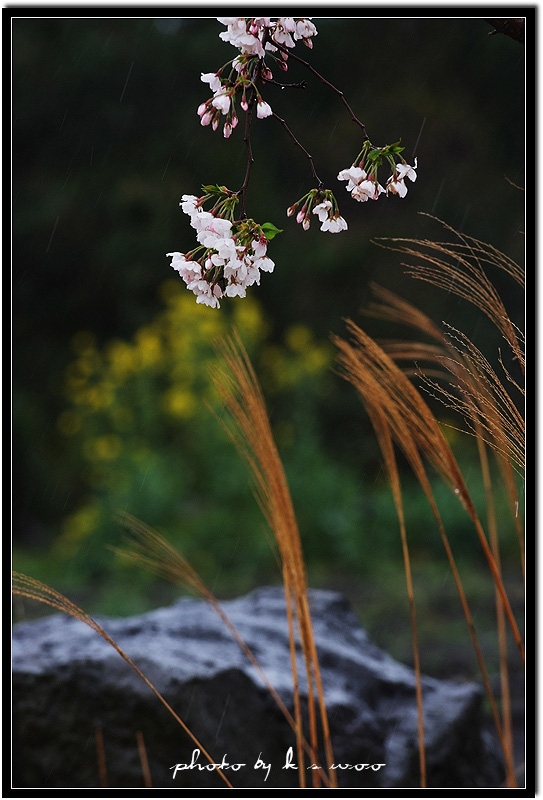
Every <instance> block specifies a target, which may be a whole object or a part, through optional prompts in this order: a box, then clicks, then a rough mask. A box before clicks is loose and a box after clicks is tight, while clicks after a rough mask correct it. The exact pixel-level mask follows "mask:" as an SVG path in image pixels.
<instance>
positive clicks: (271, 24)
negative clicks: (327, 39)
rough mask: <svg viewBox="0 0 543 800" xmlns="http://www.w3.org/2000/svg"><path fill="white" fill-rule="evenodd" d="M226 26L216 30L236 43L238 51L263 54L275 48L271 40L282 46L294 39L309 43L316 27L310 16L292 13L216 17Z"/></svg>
mask: <svg viewBox="0 0 543 800" xmlns="http://www.w3.org/2000/svg"><path fill="white" fill-rule="evenodd" d="M217 19H218V21H219V22H220V23H221V24H222V25H226V26H227V30H226V31H223V33H219V37H220V38H221V39H222V40H223V41H225V42H229V43H230V44H232V45H233V46H234V47H237V48H238V49H239V50H240V51H241V52H242V53H244V54H247V55H251V56H258V58H264V55H265V51H266V50H268V51H270V52H275V51H276V50H277V48H276V47H274V45H273V42H275V43H276V44H280V45H282V46H283V47H295V45H296V42H297V41H300V40H301V41H303V43H304V44H305V45H307V46H308V47H313V42H312V41H311V37H312V36H316V35H317V29H316V28H315V26H314V25H313V23H312V22H311V20H310V19H304V18H297V19H295V18H294V17H279V18H278V19H275V20H272V18H271V17H217Z"/></svg>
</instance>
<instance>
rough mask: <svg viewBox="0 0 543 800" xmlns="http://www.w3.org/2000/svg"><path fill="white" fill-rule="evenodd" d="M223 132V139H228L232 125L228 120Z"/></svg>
mask: <svg viewBox="0 0 543 800" xmlns="http://www.w3.org/2000/svg"><path fill="white" fill-rule="evenodd" d="M223 134H224V138H225V139H229V138H230V136H231V135H232V126H231V125H230V123H229V122H227V123H226V125H225V126H224V128H223Z"/></svg>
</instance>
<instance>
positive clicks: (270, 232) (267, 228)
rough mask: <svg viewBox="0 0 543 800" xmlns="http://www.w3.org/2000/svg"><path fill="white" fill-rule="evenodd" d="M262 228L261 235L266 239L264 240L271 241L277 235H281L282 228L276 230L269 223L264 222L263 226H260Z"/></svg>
mask: <svg viewBox="0 0 543 800" xmlns="http://www.w3.org/2000/svg"><path fill="white" fill-rule="evenodd" d="M260 227H261V228H262V233H263V234H264V236H265V237H266V239H269V240H270V239H273V237H274V236H277V234H278V233H283V229H282V228H276V227H275V225H273V224H272V223H271V222H265V223H264V224H263V225H261V226H260Z"/></svg>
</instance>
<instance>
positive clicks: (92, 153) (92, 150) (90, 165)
mask: <svg viewBox="0 0 543 800" xmlns="http://www.w3.org/2000/svg"><path fill="white" fill-rule="evenodd" d="M93 155H94V146H93V147H91V157H90V164H89V167H92V157H93Z"/></svg>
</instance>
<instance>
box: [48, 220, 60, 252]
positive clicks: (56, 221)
mask: <svg viewBox="0 0 543 800" xmlns="http://www.w3.org/2000/svg"><path fill="white" fill-rule="evenodd" d="M59 219H60V217H57V218H56V220H55V224H54V225H53V231H52V233H51V238H50V239H49V244H48V245H47V250H46V251H45V252H46V253H48V252H49V248H50V247H51V242H52V241H53V236H54V235H55V231H56V229H57V225H58V221H59Z"/></svg>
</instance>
